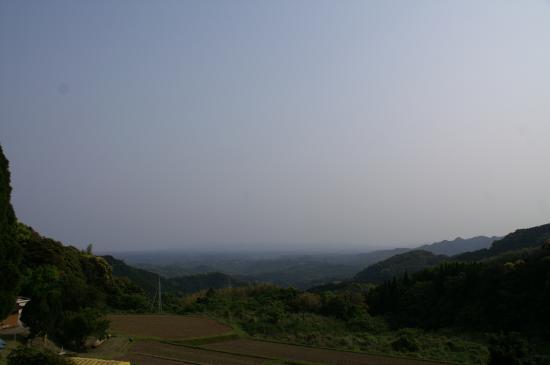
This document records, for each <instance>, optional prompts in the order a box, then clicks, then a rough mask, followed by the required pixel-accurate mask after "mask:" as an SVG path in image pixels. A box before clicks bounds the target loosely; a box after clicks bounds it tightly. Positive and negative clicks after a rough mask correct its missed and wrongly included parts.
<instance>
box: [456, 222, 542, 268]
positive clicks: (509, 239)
mask: <svg viewBox="0 0 550 365" xmlns="http://www.w3.org/2000/svg"><path fill="white" fill-rule="evenodd" d="M548 238H550V224H544V225H541V226H536V227H531V228H523V229H518V230H516V231H514V232H512V233H510V234H508V235H506V236H505V237H504V238H502V239H500V240H497V241H495V242H493V244H492V245H491V247H489V248H487V249H481V250H477V251H473V252H466V253H463V254H461V255H457V256H454V257H453V260H457V261H479V260H483V259H488V258H491V257H495V256H498V255H500V254H503V253H505V252H510V251H517V250H521V249H526V248H532V247H537V246H540V245H542V244H543V243H544V242H545V240H547V239H548Z"/></svg>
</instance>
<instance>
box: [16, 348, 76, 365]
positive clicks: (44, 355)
mask: <svg viewBox="0 0 550 365" xmlns="http://www.w3.org/2000/svg"><path fill="white" fill-rule="evenodd" d="M8 365H73V364H72V362H71V361H69V360H68V359H66V358H64V357H61V356H59V355H57V354H56V353H54V352H52V351H49V350H38V349H34V348H29V347H20V348H18V349H16V350H13V351H12V352H11V353H10V354H9V355H8Z"/></svg>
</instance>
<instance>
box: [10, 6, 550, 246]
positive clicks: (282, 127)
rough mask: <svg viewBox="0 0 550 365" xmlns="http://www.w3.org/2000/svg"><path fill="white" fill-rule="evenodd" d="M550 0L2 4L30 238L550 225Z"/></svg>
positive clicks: (213, 240) (198, 241)
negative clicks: (33, 234)
mask: <svg viewBox="0 0 550 365" xmlns="http://www.w3.org/2000/svg"><path fill="white" fill-rule="evenodd" d="M549 141H550V2H549V1H545V0H528V1H516V0H513V1H512V0H509V1H508V0H499V1H491V0H486V1H485V0H484V1H479V0H464V1H458V0H457V1H448V0H431V1H422V0H417V1H410V0H406V1H397V0H396V1H386V0H379V1H367V0H364V1H353V0H350V1H321V0H315V1H306V0H294V1H284V0H277V1H256V0H254V1H244V0H243V1H238V0H232V1H208V0H200V1H183V0H182V1H169V0H163V1H152V0H151V1H137V0H136V1H123V0H121V1H55V0H52V1H19V0H17V1H12V0H0V144H1V145H2V147H3V149H4V152H5V153H6V155H7V157H8V159H9V160H10V168H11V173H12V186H13V189H14V190H13V195H12V202H13V205H14V208H15V210H16V214H17V216H18V218H19V220H20V221H22V222H24V223H26V224H29V225H31V226H32V227H33V228H35V229H36V230H38V231H39V232H41V233H42V234H44V235H47V236H50V237H54V238H56V239H58V240H61V241H63V242H66V243H70V244H73V245H76V246H77V247H84V246H85V245H86V244H88V243H93V244H94V247H95V248H96V249H97V250H111V251H124V250H141V249H152V250H159V249H185V250H190V249H194V250H201V249H209V250H224V251H228V250H229V251H230V250H235V249H251V250H275V249H279V248H281V249H282V248H301V249H307V250H321V249H331V250H349V249H353V250H366V249H367V248H373V247H376V248H379V247H395V246H413V245H416V244H420V243H427V242H433V241H438V240H443V239H453V238H455V237H457V236H461V237H471V236H475V235H502V234H506V233H508V232H510V231H513V230H514V229H517V228H521V227H530V226H535V225H539V224H544V223H548V222H549V221H550V194H549V193H548V187H549V186H550V168H549V157H550V143H549Z"/></svg>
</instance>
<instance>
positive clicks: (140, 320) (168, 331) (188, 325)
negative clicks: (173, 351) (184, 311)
mask: <svg viewBox="0 0 550 365" xmlns="http://www.w3.org/2000/svg"><path fill="white" fill-rule="evenodd" d="M109 320H110V321H111V325H110V327H111V330H112V331H113V332H114V333H116V334H123V335H128V336H136V337H147V338H151V337H155V338H159V339H163V340H175V339H185V338H193V337H209V336H216V335H223V334H225V333H229V332H231V331H232V328H231V327H229V326H226V325H224V324H221V323H219V322H216V321H214V320H212V319H210V318H207V317H201V316H172V315H111V316H109Z"/></svg>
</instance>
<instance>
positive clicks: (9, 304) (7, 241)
mask: <svg viewBox="0 0 550 365" xmlns="http://www.w3.org/2000/svg"><path fill="white" fill-rule="evenodd" d="M10 198H11V186H10V172H9V162H8V160H7V159H6V157H5V156H4V153H3V151H2V147H1V146H0V278H2V280H0V318H4V317H5V316H6V315H7V314H9V313H10V311H11V310H12V309H13V307H14V305H15V297H16V296H17V292H18V288H19V281H20V274H19V270H18V268H17V267H18V265H19V261H20V258H21V251H20V248H19V246H18V245H17V242H16V218H15V212H14V211H13V207H12V206H11V203H10Z"/></svg>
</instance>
